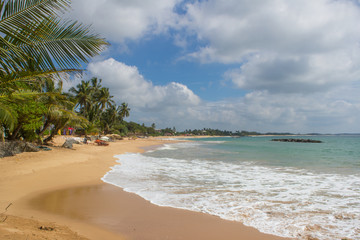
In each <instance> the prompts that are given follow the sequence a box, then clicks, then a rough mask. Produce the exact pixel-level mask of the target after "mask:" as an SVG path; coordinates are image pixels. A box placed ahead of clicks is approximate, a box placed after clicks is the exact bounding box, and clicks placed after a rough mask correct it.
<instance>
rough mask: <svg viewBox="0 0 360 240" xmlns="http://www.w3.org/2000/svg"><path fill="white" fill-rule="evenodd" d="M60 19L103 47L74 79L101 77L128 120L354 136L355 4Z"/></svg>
mask: <svg viewBox="0 0 360 240" xmlns="http://www.w3.org/2000/svg"><path fill="white" fill-rule="evenodd" d="M69 15H70V17H71V18H73V19H77V20H79V21H81V22H82V23H84V24H91V25H92V28H93V29H94V32H96V33H99V34H100V35H102V36H104V37H105V38H106V39H107V40H108V41H109V42H110V43H111V46H110V47H109V48H108V49H106V50H105V51H104V52H103V53H102V54H101V55H100V56H98V57H96V58H94V59H92V60H91V62H90V63H89V64H88V65H87V66H84V67H85V68H86V69H87V75H85V76H84V78H85V79H89V78H90V77H92V76H96V77H99V78H101V79H103V85H104V86H107V87H109V88H110V91H111V93H112V94H113V95H114V96H115V100H116V101H117V103H118V104H120V103H121V102H124V101H125V102H127V103H128V104H129V106H130V108H131V116H130V118H129V119H128V120H132V121H136V122H139V123H145V124H146V125H148V126H150V125H151V124H152V123H155V124H156V125H157V127H159V128H164V127H174V126H175V127H176V128H177V129H179V130H184V129H188V128H192V129H195V128H203V127H206V128H208V127H209V128H219V129H227V130H249V131H250V130H251V131H252V130H255V131H260V132H269V131H278V132H294V133H308V132H320V133H339V132H352V133H354V132H360V124H359V123H360V97H359V95H360V94H359V90H360V79H359V76H360V49H359V46H360V44H359V43H360V30H359V29H360V28H359V25H358V23H359V22H360V8H359V6H358V5H357V2H355V1H350V0H338V1H328V0H317V1H312V0H293V1H286V0H278V1H270V0H262V1H246V0H228V1H221V0H208V1H195V0H194V1H181V0H153V1H150V0H149V1H148V0H133V1H125V0H73V1H72V10H71V12H70V13H69ZM78 81H79V80H77V81H73V82H71V83H68V87H70V85H76V84H77V83H78Z"/></svg>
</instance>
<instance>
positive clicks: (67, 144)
mask: <svg viewBox="0 0 360 240" xmlns="http://www.w3.org/2000/svg"><path fill="white" fill-rule="evenodd" d="M73 144H80V142H79V141H76V140H75V139H73V138H67V139H66V141H65V142H64V144H63V145H62V147H64V148H70V149H72V148H73Z"/></svg>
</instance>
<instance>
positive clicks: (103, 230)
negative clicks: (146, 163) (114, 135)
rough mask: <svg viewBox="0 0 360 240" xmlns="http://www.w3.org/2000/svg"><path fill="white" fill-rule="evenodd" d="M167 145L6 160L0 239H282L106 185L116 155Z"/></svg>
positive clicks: (129, 143)
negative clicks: (161, 204)
mask: <svg viewBox="0 0 360 240" xmlns="http://www.w3.org/2000/svg"><path fill="white" fill-rule="evenodd" d="M57 141H60V142H58V143H61V141H63V138H61V137H59V138H58V139H57ZM165 142H167V141H166V140H161V139H154V138H150V139H137V140H122V141H118V142H114V143H110V145H109V146H107V147H104V146H95V145H91V144H88V145H74V146H75V147H74V149H72V150H71V149H64V148H56V147H55V148H53V150H52V151H47V152H46V151H44V152H38V153H22V154H19V155H17V156H14V157H7V158H2V159H0V239H2V240H3V239H4V240H5V239H16V240H18V239H19V240H22V239H23V240H35V239H36V240H42V239H51V240H52V239H57V240H65V239H71V240H72V239H74V240H75V239H78V240H83V239H94V240H97V239H108V240H115V239H116V240H119V239H141V240H143V239H144V240H145V239H149V240H155V239H156V240H158V239H186V240H191V239H194V240H195V239H196V240H201V239H214V240H215V239H227V240H231V239H237V240H238V239H246V240H249V239H254V240H255V239H265V240H266V239H269V240H270V239H282V238H279V237H276V236H272V235H267V234H262V233H260V232H258V231H257V230H256V229H253V228H250V227H245V226H244V225H242V224H241V223H238V222H231V221H225V220H222V219H220V218H218V217H215V216H210V215H207V214H202V213H196V212H190V211H186V210H180V209H173V208H167V207H158V206H155V205H153V204H151V203H149V202H148V201H146V200H144V199H142V198H140V197H139V196H137V195H135V194H131V193H127V192H124V191H123V190H122V189H120V188H117V187H114V186H112V185H109V184H106V183H103V182H102V181H101V180H100V178H101V177H102V176H104V174H105V173H106V172H107V171H109V170H110V167H111V166H113V165H115V164H116V162H115V161H116V159H115V158H114V157H113V156H114V155H116V154H122V153H126V152H141V151H143V148H144V147H150V146H154V145H161V144H163V143H165Z"/></svg>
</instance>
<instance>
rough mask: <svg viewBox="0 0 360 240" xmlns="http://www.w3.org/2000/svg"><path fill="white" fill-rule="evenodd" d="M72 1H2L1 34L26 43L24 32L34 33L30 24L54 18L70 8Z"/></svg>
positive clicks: (0, 10) (0, 8)
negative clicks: (14, 37) (20, 30)
mask: <svg viewBox="0 0 360 240" xmlns="http://www.w3.org/2000/svg"><path fill="white" fill-rule="evenodd" d="M69 4H70V0H8V1H3V0H1V4H0V32H2V33H4V34H5V35H8V36H14V34H16V37H17V38H18V39H19V40H20V41H23V42H26V41H27V39H26V35H22V34H19V29H22V30H23V32H32V31H33V29H32V27H33V25H31V24H29V23H33V22H37V23H40V22H42V21H43V20H44V19H45V18H47V17H48V16H54V15H55V14H56V12H57V11H61V10H65V9H67V8H68V7H69Z"/></svg>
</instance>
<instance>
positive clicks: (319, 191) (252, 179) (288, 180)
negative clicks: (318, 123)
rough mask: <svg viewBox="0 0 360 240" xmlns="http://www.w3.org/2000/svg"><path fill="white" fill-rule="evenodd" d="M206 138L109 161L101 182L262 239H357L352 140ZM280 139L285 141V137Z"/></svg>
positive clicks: (357, 171) (358, 198)
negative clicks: (235, 225)
mask: <svg viewBox="0 0 360 240" xmlns="http://www.w3.org/2000/svg"><path fill="white" fill-rule="evenodd" d="M272 138H279V137H243V138H206V139H196V140H194V141H192V142H181V143H175V144H167V145H164V146H162V147H160V148H158V149H156V150H152V151H148V152H146V153H144V154H124V155H119V156H117V157H118V158H119V162H120V163H121V165H116V166H114V167H113V169H112V170H111V171H110V172H109V173H107V174H106V175H105V176H104V178H103V180H104V181H105V182H108V183H111V184H114V185H116V186H119V187H122V188H124V189H125V190H126V191H129V192H134V193H136V194H138V195H140V196H142V197H143V198H145V199H148V200H149V201H151V202H152V203H154V204H157V205H160V206H171V207H176V208H183V209H188V210H193V211H199V212H205V213H209V214H213V215H217V216H220V217H222V218H224V219H229V220H235V221H240V222H243V223H244V224H246V225H248V226H253V227H255V228H257V229H259V230H260V231H262V232H265V233H271V234H275V235H279V236H285V237H294V238H297V239H307V238H308V237H309V236H311V237H316V238H319V239H342V238H349V239H360V136H315V137H314V136H311V137H308V136H303V137H300V136H297V138H305V139H307V138H311V139H314V140H321V141H323V143H288V142H274V141H271V139H272ZM286 138H288V137H286Z"/></svg>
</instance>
